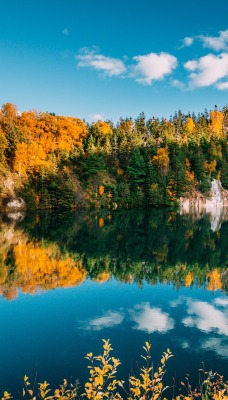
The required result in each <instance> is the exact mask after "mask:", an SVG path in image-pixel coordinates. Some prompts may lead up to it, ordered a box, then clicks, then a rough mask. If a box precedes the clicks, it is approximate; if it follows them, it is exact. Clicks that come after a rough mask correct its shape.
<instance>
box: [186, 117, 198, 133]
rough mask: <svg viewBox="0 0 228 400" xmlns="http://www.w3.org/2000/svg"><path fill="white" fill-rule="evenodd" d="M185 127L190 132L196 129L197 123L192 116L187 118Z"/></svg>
mask: <svg viewBox="0 0 228 400" xmlns="http://www.w3.org/2000/svg"><path fill="white" fill-rule="evenodd" d="M185 128H186V129H187V131H188V132H190V133H192V132H193V131H194V130H195V128H196V125H195V122H194V121H193V120H192V118H190V117H188V118H187V121H186V124H185Z"/></svg>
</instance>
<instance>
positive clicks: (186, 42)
mask: <svg viewBox="0 0 228 400" xmlns="http://www.w3.org/2000/svg"><path fill="white" fill-rule="evenodd" d="M193 42H194V38H193V37H190V36H186V37H185V38H184V39H183V46H184V47H189V46H192V45H193Z"/></svg>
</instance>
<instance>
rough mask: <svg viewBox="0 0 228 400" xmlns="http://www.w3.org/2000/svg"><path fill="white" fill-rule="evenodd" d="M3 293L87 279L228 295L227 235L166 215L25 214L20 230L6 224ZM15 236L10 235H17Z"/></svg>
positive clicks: (1, 237)
mask: <svg viewBox="0 0 228 400" xmlns="http://www.w3.org/2000/svg"><path fill="white" fill-rule="evenodd" d="M1 226H2V230H1V232H0V294H2V295H3V296H4V297H6V298H8V299H12V298H14V297H16V296H17V293H18V289H21V290H22V291H23V292H26V293H33V292H35V291H36V290H49V289H54V288H59V287H69V286H77V285H80V284H81V283H82V282H84V280H85V279H86V278H90V279H92V280H95V281H97V282H99V283H102V282H105V281H107V280H109V279H111V278H112V277H115V278H116V279H117V280H118V281H120V282H128V283H131V282H136V283H137V284H139V285H143V283H144V282H145V281H146V282H148V283H149V284H151V285H155V284H157V283H159V282H163V283H172V284H173V285H174V286H175V287H177V288H178V287H181V286H186V287H190V286H192V285H198V286H203V287H205V288H207V289H208V290H213V291H214V290H223V291H225V292H227V290H228V273H227V262H228V260H227V228H228V223H227V222H223V223H222V225H221V228H220V230H219V231H217V232H213V231H212V230H211V225H210V219H209V217H208V216H207V217H204V218H201V219H199V220H195V221H194V219H192V217H191V216H190V215H186V216H180V215H178V214H177V215H176V214H174V213H173V212H171V213H169V212H168V210H163V209H154V210H151V211H148V212H144V211H142V210H139V211H137V212H136V211H129V212H128V213H127V215H126V213H124V212H123V211H122V212H119V211H118V212H117V211H115V212H113V214H112V215H111V214H110V213H108V212H106V213H104V212H103V214H101V215H93V214H85V215H83V213H80V214H79V213H76V214H74V213H73V212H69V213H61V214H60V215H56V213H53V212H51V213H50V212H49V213H47V214H45V215H36V216H32V215H31V214H30V215H28V216H27V217H26V218H25V220H24V221H23V222H22V223H20V224H19V226H18V228H17V229H14V230H13V228H12V223H10V224H9V223H8V222H6V221H5V222H4V221H2V224H1ZM12 231H13V233H12Z"/></svg>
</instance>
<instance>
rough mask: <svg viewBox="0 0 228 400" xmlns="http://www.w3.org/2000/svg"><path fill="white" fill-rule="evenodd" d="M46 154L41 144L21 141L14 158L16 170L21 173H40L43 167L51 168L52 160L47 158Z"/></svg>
mask: <svg viewBox="0 0 228 400" xmlns="http://www.w3.org/2000/svg"><path fill="white" fill-rule="evenodd" d="M46 158H47V157H46V154H45V152H44V150H43V148H42V146H41V145H39V144H37V143H36V142H34V141H32V142H31V143H30V144H28V143H19V144H18V146H17V150H16V153H15V158H14V165H13V167H14V171H16V172H18V173H19V174H20V175H21V174H26V173H31V174H33V173H38V172H40V171H41V170H42V169H47V170H50V169H51V168H52V163H51V161H48V160H47V159H46Z"/></svg>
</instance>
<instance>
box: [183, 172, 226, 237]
mask: <svg viewBox="0 0 228 400" xmlns="http://www.w3.org/2000/svg"><path fill="white" fill-rule="evenodd" d="M188 213H193V214H194V215H195V216H196V218H197V217H200V216H201V215H202V214H205V213H206V214H209V215H210V220H211V229H212V230H213V231H217V230H218V229H220V226H221V223H222V222H223V221H226V220H228V190H225V189H223V187H222V185H221V183H220V181H218V180H216V179H213V181H212V183H211V190H210V193H209V194H208V196H205V195H203V194H202V193H199V192H195V193H194V194H193V196H191V197H189V198H184V197H181V198H180V214H188Z"/></svg>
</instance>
